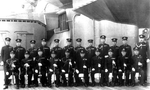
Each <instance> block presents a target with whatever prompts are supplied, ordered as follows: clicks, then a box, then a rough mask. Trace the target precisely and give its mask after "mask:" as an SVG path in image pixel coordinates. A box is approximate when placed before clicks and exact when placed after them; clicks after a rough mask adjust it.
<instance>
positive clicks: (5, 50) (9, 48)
mask: <svg viewBox="0 0 150 90" xmlns="http://www.w3.org/2000/svg"><path fill="white" fill-rule="evenodd" d="M10 41H11V39H10V38H9V37H6V38H5V44H6V45H5V46H3V47H2V49H1V57H2V63H3V64H4V65H3V68H4V76H5V75H6V68H5V64H6V60H7V59H9V58H10V52H11V51H12V50H13V47H12V46H10ZM4 81H5V78H4Z"/></svg>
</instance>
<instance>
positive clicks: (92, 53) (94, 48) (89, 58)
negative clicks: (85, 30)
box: [86, 39, 96, 69]
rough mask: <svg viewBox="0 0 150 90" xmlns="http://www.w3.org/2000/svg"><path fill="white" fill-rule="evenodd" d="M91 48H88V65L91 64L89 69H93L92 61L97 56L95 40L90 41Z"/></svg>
mask: <svg viewBox="0 0 150 90" xmlns="http://www.w3.org/2000/svg"><path fill="white" fill-rule="evenodd" d="M88 43H89V46H88V47H87V48H86V51H87V58H88V60H89V61H88V64H89V69H90V68H91V66H90V65H91V61H92V57H94V56H95V50H96V47H94V46H93V39H89V40H88Z"/></svg>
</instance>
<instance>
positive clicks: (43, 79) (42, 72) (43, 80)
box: [40, 70, 47, 85]
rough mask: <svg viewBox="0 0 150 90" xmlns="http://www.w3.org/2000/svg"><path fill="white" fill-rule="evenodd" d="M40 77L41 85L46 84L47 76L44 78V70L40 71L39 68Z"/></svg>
mask: <svg viewBox="0 0 150 90" xmlns="http://www.w3.org/2000/svg"><path fill="white" fill-rule="evenodd" d="M41 74H42V76H41V79H40V82H41V84H42V85H46V84H47V78H46V71H42V70H41Z"/></svg>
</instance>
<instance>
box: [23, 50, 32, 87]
mask: <svg viewBox="0 0 150 90" xmlns="http://www.w3.org/2000/svg"><path fill="white" fill-rule="evenodd" d="M29 54H30V53H29V51H26V52H25V55H24V57H25V59H23V60H22V61H21V75H20V76H21V77H20V78H21V85H22V87H23V88H24V87H25V84H26V83H25V82H27V81H25V80H28V82H27V83H28V87H30V85H31V78H32V73H33V72H32V68H33V66H32V59H30V58H29ZM26 76H27V77H26ZM25 77H26V79H25Z"/></svg>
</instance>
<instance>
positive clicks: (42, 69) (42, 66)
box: [36, 49, 48, 87]
mask: <svg viewBox="0 0 150 90" xmlns="http://www.w3.org/2000/svg"><path fill="white" fill-rule="evenodd" d="M36 60H37V62H38V69H39V76H40V82H41V84H42V86H43V87H46V86H47V77H46V72H47V67H48V66H47V63H48V61H47V58H46V57H44V56H43V52H42V50H41V49H39V50H38V57H37V58H36Z"/></svg>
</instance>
